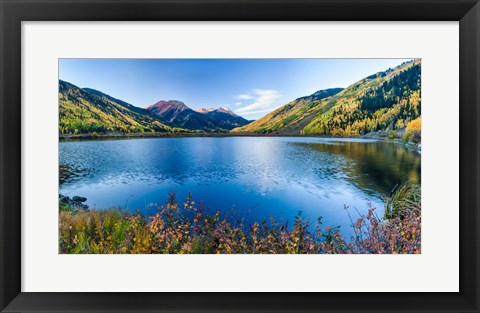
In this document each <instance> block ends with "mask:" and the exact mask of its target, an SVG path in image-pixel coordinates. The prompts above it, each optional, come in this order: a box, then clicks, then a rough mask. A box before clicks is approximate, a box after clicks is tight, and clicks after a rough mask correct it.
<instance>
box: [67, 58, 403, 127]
mask: <svg viewBox="0 0 480 313" xmlns="http://www.w3.org/2000/svg"><path fill="white" fill-rule="evenodd" d="M404 61H407V60H406V59H60V61H59V67H60V68H59V78H60V79H62V80H65V81H68V82H70V83H72V84H74V85H77V86H79V87H82V88H84V87H89V88H93V89H97V90H100V91H102V92H104V93H106V94H109V95H110V96H112V97H115V98H118V99H121V100H123V101H126V102H128V103H131V104H133V105H135V106H138V107H146V106H147V105H150V104H153V103H156V102H157V101H159V100H180V101H183V102H184V103H185V104H186V105H188V106H189V107H191V108H192V109H198V108H203V107H213V108H218V107H228V108H229V109H230V110H232V111H234V112H236V113H237V114H239V115H241V116H243V117H245V118H247V119H257V118H259V117H262V116H264V115H265V114H267V113H268V112H270V111H272V110H274V109H276V108H278V107H279V106H281V105H284V104H286V103H288V102H289V101H291V100H294V99H296V98H298V97H303V96H306V95H310V94H312V93H314V92H315V91H317V90H320V89H327V88H333V87H347V86H349V85H351V84H353V83H355V82H356V81H358V80H360V79H362V78H364V77H366V76H368V75H370V74H373V73H376V72H378V71H383V70H386V69H387V68H389V67H395V66H397V65H399V64H400V63H402V62H404Z"/></svg>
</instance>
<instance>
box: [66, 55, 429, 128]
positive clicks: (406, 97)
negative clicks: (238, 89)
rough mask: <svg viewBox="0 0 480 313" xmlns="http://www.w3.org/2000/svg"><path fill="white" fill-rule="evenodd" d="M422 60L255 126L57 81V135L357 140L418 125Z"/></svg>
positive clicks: (222, 114)
mask: <svg viewBox="0 0 480 313" xmlns="http://www.w3.org/2000/svg"><path fill="white" fill-rule="evenodd" d="M420 78H421V63H420V60H413V61H409V62H404V63H402V64H401V65H399V66H397V67H395V68H393V69H391V68H390V69H387V70H385V71H382V72H378V73H375V74H372V75H370V76H368V77H365V78H363V79H361V80H360V81H358V82H356V83H354V84H352V85H350V86H348V87H347V88H330V89H324V90H319V91H317V92H315V93H313V94H311V95H309V96H304V97H300V98H297V99H295V100H293V101H290V102H289V103H287V104H285V105H283V106H281V107H279V108H278V109H276V110H274V111H272V112H270V113H268V114H267V115H265V116H264V117H262V118H260V119H258V120H256V121H248V120H246V119H244V118H243V117H241V116H238V115H237V114H235V113H234V112H232V111H231V110H229V109H227V108H217V109H214V108H202V109H197V110H193V109H191V108H189V107H188V106H187V105H185V104H184V103H183V102H182V101H178V100H169V101H165V100H160V101H158V102H156V103H155V104H152V105H149V106H147V107H146V108H139V107H136V106H133V105H131V104H129V103H127V102H125V101H122V100H119V99H116V98H114V97H112V96H109V95H107V94H104V93H102V92H101V91H98V90H95V89H90V88H80V87H77V86H75V85H73V84H71V83H68V82H65V81H62V80H60V81H59V107H60V122H59V131H60V134H77V133H80V134H84V133H92V132H97V133H115V132H118V133H142V132H164V133H165V132H168V133H178V132H185V133H192V132H203V133H210V132H224V133H225V132H229V131H231V132H232V133H246V134H278V135H329V136H359V135H364V134H367V133H370V132H377V131H392V130H395V131H403V130H405V129H407V130H408V129H409V125H415V127H417V128H418V127H420V126H419V125H421V96H420V90H421V88H420V87H421V84H420Z"/></svg>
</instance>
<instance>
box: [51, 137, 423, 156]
mask: <svg viewBox="0 0 480 313" xmlns="http://www.w3.org/2000/svg"><path fill="white" fill-rule="evenodd" d="M190 137H305V138H332V139H355V138H359V139H374V140H378V141H383V142H389V143H394V144H399V145H401V146H403V147H405V148H407V149H410V150H414V151H416V152H418V153H420V152H421V142H420V143H414V142H411V141H405V140H402V139H399V138H395V139H389V138H388V137H384V136H381V135H378V134H372V133H369V134H365V135H361V136H358V137H336V136H325V135H301V134H273V133H271V134H258V133H128V134H76V135H60V136H59V141H60V142H68V141H91V140H127V139H147V138H190Z"/></svg>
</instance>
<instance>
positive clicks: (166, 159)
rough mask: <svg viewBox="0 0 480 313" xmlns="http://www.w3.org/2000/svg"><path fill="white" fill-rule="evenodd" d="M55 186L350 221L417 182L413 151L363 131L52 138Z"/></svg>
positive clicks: (121, 198)
mask: <svg viewBox="0 0 480 313" xmlns="http://www.w3.org/2000/svg"><path fill="white" fill-rule="evenodd" d="M59 161H60V191H59V192H60V193H61V194H64V195H67V196H76V195H78V196H83V197H86V198H87V199H88V200H87V202H86V204H88V205H89V206H90V207H91V208H94V209H103V208H109V207H121V208H124V209H127V210H133V211H135V212H137V211H139V212H141V213H142V214H145V215H148V214H153V213H155V212H156V210H157V206H158V205H161V204H165V203H166V201H167V199H168V196H169V193H171V192H176V195H177V198H178V199H179V202H180V203H182V202H183V201H184V200H185V199H186V197H187V194H188V192H191V193H192V196H193V200H194V201H195V202H197V203H198V202H200V201H202V202H203V204H204V206H205V209H206V210H211V211H217V210H218V211H220V212H222V213H226V212H229V211H232V209H233V211H234V212H235V214H236V215H237V216H240V217H245V218H246V220H247V222H253V221H261V220H263V219H264V218H270V217H274V218H275V219H277V220H283V221H285V220H293V219H294V217H295V216H296V215H297V214H298V211H299V210H301V211H302V216H303V217H306V218H310V219H312V220H316V219H317V218H318V217H320V216H321V217H323V221H324V224H325V225H332V226H335V225H340V226H341V227H342V229H346V228H347V229H348V226H349V225H350V221H349V217H348V214H347V212H346V211H345V209H344V207H345V205H348V206H350V209H349V211H350V214H351V215H352V217H353V218H355V217H356V216H358V215H357V214H358V213H357V212H355V210H354V208H356V209H357V210H358V211H359V212H360V213H365V212H367V210H368V208H369V206H372V207H374V208H376V210H377V214H378V215H379V216H381V215H382V214H383V201H382V195H385V194H388V193H390V192H391V190H392V189H393V188H394V187H395V186H396V185H397V184H401V183H403V182H406V181H411V182H420V170H421V162H420V154H418V153H417V152H414V151H411V150H408V149H406V148H405V147H403V146H401V145H398V144H394V143H387V142H383V141H375V140H367V139H328V138H312V137H189V138H153V139H127V140H102V141H70V142H61V143H60V145H59Z"/></svg>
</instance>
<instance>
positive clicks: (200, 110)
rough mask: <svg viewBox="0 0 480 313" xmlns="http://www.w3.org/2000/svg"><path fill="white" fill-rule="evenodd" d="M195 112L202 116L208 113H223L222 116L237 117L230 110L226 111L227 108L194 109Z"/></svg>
mask: <svg viewBox="0 0 480 313" xmlns="http://www.w3.org/2000/svg"><path fill="white" fill-rule="evenodd" d="M195 111H197V112H199V113H203V114H208V113H211V112H220V113H224V114H228V115H231V116H233V117H239V116H238V115H237V114H235V113H234V112H233V111H232V110H230V109H228V108H225V107H219V108H218V109H214V108H201V109H196V110H195Z"/></svg>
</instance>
